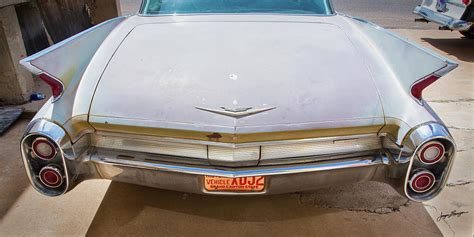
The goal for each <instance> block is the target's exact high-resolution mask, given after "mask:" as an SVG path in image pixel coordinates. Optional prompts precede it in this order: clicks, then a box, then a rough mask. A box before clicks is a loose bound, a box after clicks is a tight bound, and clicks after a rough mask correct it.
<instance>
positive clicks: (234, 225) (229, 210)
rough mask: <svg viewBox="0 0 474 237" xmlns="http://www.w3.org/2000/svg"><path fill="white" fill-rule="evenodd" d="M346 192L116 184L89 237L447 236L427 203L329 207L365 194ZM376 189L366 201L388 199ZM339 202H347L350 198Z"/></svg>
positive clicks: (97, 214) (112, 184) (107, 195)
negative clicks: (265, 192)
mask: <svg viewBox="0 0 474 237" xmlns="http://www.w3.org/2000/svg"><path fill="white" fill-rule="evenodd" d="M365 190H366V191H367V190H370V189H365ZM341 191H342V190H338V191H337V190H336V191H331V190H328V189H326V190H321V191H319V193H314V192H312V193H306V194H285V195H273V196H206V195H196V194H185V193H180V192H173V191H165V190H160V189H153V188H147V187H142V186H136V185H131V184H123V183H117V182H112V183H111V185H110V186H109V189H108V191H107V193H106V195H105V197H104V199H103V201H102V203H101V206H100V207H99V209H98V211H97V213H96V215H95V217H94V219H93V221H92V223H91V225H90V227H89V230H88V232H87V235H88V236H103V235H112V236H113V235H115V234H118V235H135V236H142V235H144V236H150V235H154V236H156V235H158V236H160V235H172V236H190V235H192V236H209V235H210V236H217V235H218V236H222V235H224V234H225V235H226V236H262V234H263V235H268V236H275V235H277V236H288V235H290V236H295V235H304V236H312V235H314V234H316V233H317V234H318V235H335V234H338V235H339V234H342V235H359V236H365V235H377V236H381V235H388V236H394V235H404V236H420V235H421V236H423V235H425V236H427V235H429V236H439V235H441V234H440V232H439V230H438V228H437V227H436V225H435V223H434V222H433V221H432V219H431V218H430V217H429V215H428V214H427V212H426V210H425V209H424V207H423V206H422V205H421V204H416V203H414V204H410V205H405V206H403V207H401V208H402V209H400V207H398V209H397V208H388V209H380V210H381V211H380V212H379V211H377V210H376V209H374V210H372V209H356V210H352V211H351V210H348V209H344V208H327V207H328V206H330V205H333V204H334V202H332V201H330V198H331V197H332V198H335V199H338V198H337V197H338V194H340V196H339V197H341V196H342V197H344V198H343V199H345V200H346V202H347V201H348V200H349V199H350V197H351V195H352V194H353V195H354V196H355V197H356V198H355V199H357V198H360V197H358V196H360V195H359V194H358V193H357V191H354V193H351V192H350V191H349V192H347V190H346V192H344V193H340V192H341ZM370 191H371V192H374V193H373V194H381V196H377V195H365V196H372V198H369V199H366V200H365V201H364V202H365V203H371V202H374V203H377V202H378V201H377V200H378V199H384V198H386V197H384V195H385V191H383V190H382V191H381V193H377V191H378V190H377V189H376V190H370ZM331 192H332V193H331ZM338 192H339V193H338ZM320 197H323V198H322V199H321V198H320ZM389 199H390V198H389ZM395 199H397V200H399V198H395ZM397 200H396V202H398V201H397ZM400 200H403V199H400ZM341 201H342V202H341ZM354 201H355V202H357V200H354ZM336 203H344V200H338V201H337V202H336ZM401 203H406V202H405V201H401ZM320 204H322V205H323V206H327V207H326V208H325V207H322V206H320Z"/></svg>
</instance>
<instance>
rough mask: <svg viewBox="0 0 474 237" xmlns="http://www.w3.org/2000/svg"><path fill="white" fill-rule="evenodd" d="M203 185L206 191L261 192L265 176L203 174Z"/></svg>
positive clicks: (263, 187)
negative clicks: (228, 176) (241, 176)
mask: <svg viewBox="0 0 474 237" xmlns="http://www.w3.org/2000/svg"><path fill="white" fill-rule="evenodd" d="M204 187H205V188H206V190H207V191H212V192H219V191H228V192H229V191H231V192H261V191H263V190H264V189H265V177H263V176H255V177H243V178H224V177H216V176H204Z"/></svg>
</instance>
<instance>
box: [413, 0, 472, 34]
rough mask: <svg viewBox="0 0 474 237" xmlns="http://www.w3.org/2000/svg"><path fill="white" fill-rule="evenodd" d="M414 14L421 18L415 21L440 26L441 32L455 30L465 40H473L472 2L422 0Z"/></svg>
mask: <svg viewBox="0 0 474 237" xmlns="http://www.w3.org/2000/svg"><path fill="white" fill-rule="evenodd" d="M414 13H415V14H418V15H420V16H421V17H422V18H421V19H417V21H420V20H421V21H427V22H434V23H437V24H439V25H441V26H440V29H441V30H457V31H459V32H461V34H463V35H464V36H466V37H467V38H474V26H473V24H474V4H472V0H423V2H422V3H421V5H420V6H417V7H416V8H415V10H414Z"/></svg>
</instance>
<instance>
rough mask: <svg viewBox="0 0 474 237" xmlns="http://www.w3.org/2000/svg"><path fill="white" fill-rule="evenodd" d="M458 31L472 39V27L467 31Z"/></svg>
mask: <svg viewBox="0 0 474 237" xmlns="http://www.w3.org/2000/svg"><path fill="white" fill-rule="evenodd" d="M471 28H472V27H471ZM459 32H460V33H461V34H462V35H464V37H466V38H468V39H474V29H469V30H467V31H459Z"/></svg>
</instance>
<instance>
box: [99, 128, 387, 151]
mask: <svg viewBox="0 0 474 237" xmlns="http://www.w3.org/2000/svg"><path fill="white" fill-rule="evenodd" d="M100 136H107V137H115V138H127V139H142V140H146V141H159V142H175V143H185V144H200V145H210V146H220V147H229V148H244V147H254V146H266V145H281V144H298V143H308V142H323V141H336V142H337V141H345V140H352V139H357V138H374V137H380V136H379V135H377V134H362V135H350V136H339V137H320V138H308V139H297V140H280V141H268V142H252V143H224V142H213V141H202V140H188V139H179V138H170V137H155V136H147V135H135V134H127V133H112V132H103V131H97V132H96V133H95V134H93V135H92V137H93V139H92V141H93V142H92V145H93V146H95V144H96V139H100Z"/></svg>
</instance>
